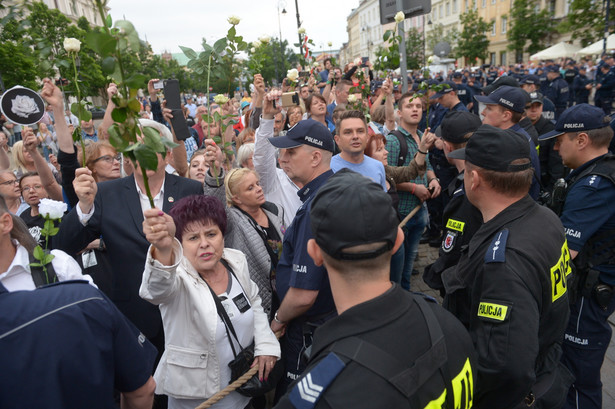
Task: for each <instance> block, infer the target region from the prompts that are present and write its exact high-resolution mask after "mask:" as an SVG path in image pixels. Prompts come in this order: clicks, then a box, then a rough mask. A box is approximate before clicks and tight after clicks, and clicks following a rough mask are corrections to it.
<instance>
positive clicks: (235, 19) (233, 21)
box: [226, 16, 241, 26]
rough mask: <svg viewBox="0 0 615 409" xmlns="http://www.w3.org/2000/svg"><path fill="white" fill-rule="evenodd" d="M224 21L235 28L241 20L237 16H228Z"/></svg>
mask: <svg viewBox="0 0 615 409" xmlns="http://www.w3.org/2000/svg"><path fill="white" fill-rule="evenodd" d="M226 21H228V23H229V24H232V25H234V26H236V25H237V24H239V22H240V21H241V19H240V18H239V17H237V16H230V17H229V18H227V19H226Z"/></svg>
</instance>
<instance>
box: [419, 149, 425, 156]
mask: <svg viewBox="0 0 615 409" xmlns="http://www.w3.org/2000/svg"><path fill="white" fill-rule="evenodd" d="M416 151H417V152H418V153H422V154H423V155H427V152H423V151H422V150H420V149H417V150H416Z"/></svg>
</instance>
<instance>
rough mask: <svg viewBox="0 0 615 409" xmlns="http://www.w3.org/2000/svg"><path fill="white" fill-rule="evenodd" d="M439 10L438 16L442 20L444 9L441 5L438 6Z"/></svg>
mask: <svg viewBox="0 0 615 409" xmlns="http://www.w3.org/2000/svg"><path fill="white" fill-rule="evenodd" d="M439 8H440V11H439V13H438V14H439V15H440V18H442V17H444V7H443V6H442V4H440V7H439Z"/></svg>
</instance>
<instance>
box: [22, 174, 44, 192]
mask: <svg viewBox="0 0 615 409" xmlns="http://www.w3.org/2000/svg"><path fill="white" fill-rule="evenodd" d="M32 176H38V177H40V175H39V174H38V172H26V173H24V174H23V175H21V177H20V178H19V188H20V189H21V184H22V183H23V180H24V179H25V178H30V177H32Z"/></svg>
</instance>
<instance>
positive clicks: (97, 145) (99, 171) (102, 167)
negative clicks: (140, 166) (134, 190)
mask: <svg viewBox="0 0 615 409" xmlns="http://www.w3.org/2000/svg"><path fill="white" fill-rule="evenodd" d="M85 154H86V158H87V160H86V164H85V165H86V166H87V168H88V169H90V170H91V171H92V177H93V178H94V180H96V182H98V183H100V182H105V181H107V180H114V179H117V178H119V177H120V176H121V173H120V164H121V161H122V156H121V155H120V154H119V153H117V151H116V150H115V148H114V147H113V146H111V144H110V143H108V142H106V141H104V142H94V143H90V144H89V145H88V146H86V148H85Z"/></svg>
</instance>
